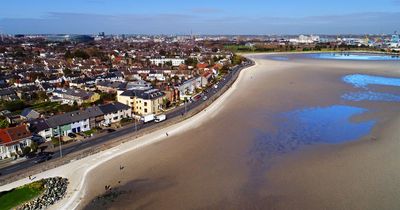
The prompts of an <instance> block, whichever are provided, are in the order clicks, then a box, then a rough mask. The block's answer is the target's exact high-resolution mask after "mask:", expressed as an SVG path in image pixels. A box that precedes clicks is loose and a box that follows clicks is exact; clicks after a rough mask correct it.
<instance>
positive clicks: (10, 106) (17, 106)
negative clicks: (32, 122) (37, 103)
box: [4, 100, 26, 112]
mask: <svg viewBox="0 0 400 210" xmlns="http://www.w3.org/2000/svg"><path fill="white" fill-rule="evenodd" d="M25 106H26V105H25V103H24V102H23V101H22V100H15V101H8V102H6V103H4V108H5V109H7V110H9V111H11V112H14V111H18V110H22V109H24V108H25Z"/></svg>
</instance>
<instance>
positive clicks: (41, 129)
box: [28, 118, 53, 141]
mask: <svg viewBox="0 0 400 210" xmlns="http://www.w3.org/2000/svg"><path fill="white" fill-rule="evenodd" d="M28 125H29V130H30V131H31V132H32V133H35V134H38V135H40V136H41V137H43V138H44V139H45V140H46V141H50V140H51V137H52V136H53V133H52V130H51V128H50V126H49V124H47V121H46V120H45V119H43V118H39V119H31V120H29V121H28Z"/></svg>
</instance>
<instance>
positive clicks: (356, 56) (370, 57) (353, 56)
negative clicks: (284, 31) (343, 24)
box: [307, 53, 400, 61]
mask: <svg viewBox="0 0 400 210" xmlns="http://www.w3.org/2000/svg"><path fill="white" fill-rule="evenodd" d="M307 56H308V57H311V58H314V59H329V60H331V59H333V60H362V61H400V57H399V56H397V55H379V54H363V53H312V54H308V55H307Z"/></svg>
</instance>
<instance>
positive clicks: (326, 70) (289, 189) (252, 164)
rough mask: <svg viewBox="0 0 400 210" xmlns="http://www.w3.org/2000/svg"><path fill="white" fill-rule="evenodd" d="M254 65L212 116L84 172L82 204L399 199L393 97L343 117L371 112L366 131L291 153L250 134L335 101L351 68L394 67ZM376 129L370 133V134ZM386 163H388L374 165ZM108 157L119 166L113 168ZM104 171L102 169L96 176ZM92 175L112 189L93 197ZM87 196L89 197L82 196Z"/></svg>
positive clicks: (375, 203) (243, 204)
mask: <svg viewBox="0 0 400 210" xmlns="http://www.w3.org/2000/svg"><path fill="white" fill-rule="evenodd" d="M256 57H257V56H256ZM257 63H258V65H257V66H256V67H253V68H250V69H248V70H246V71H245V72H244V73H243V75H242V77H241V78H240V79H239V80H238V82H237V85H236V86H235V87H234V89H232V91H233V92H230V93H228V94H229V97H227V98H226V100H224V101H223V103H221V104H219V106H223V109H220V110H219V111H218V112H217V113H216V112H215V110H213V112H212V113H215V116H211V115H209V116H207V117H204V118H203V119H202V120H201V121H198V122H196V123H197V126H196V127H195V128H191V129H190V130H189V131H187V132H182V133H179V134H178V133H177V134H175V135H173V136H170V137H169V138H168V139H166V140H165V141H162V142H159V143H157V144H153V145H151V146H148V147H146V148H143V149H141V150H140V151H135V152H132V153H127V154H125V155H124V156H120V157H118V158H115V159H113V160H111V161H108V162H107V163H105V164H102V165H101V166H100V167H98V168H96V169H95V170H93V171H92V172H91V173H90V175H89V176H90V177H92V179H90V180H89V182H88V186H89V187H88V191H87V194H86V196H85V198H87V200H85V201H84V202H83V204H84V205H87V204H89V205H88V206H86V207H85V208H87V209H96V208H108V209H376V208H380V209H393V208H392V207H394V206H399V205H400V204H399V202H398V200H396V199H395V198H396V195H398V192H399V191H398V190H397V189H398V187H399V183H398V182H397V181H396V180H395V179H394V177H398V176H399V175H400V170H398V166H394V165H393V164H394V163H395V162H396V160H399V159H398V157H397V155H396V152H394V151H396V150H397V151H399V149H400V145H399V144H398V143H397V142H396V141H395V139H394V138H395V136H396V135H397V133H398V131H397V129H395V128H394V129H390V127H388V126H386V125H393V126H394V125H397V124H396V123H397V121H394V116H397V113H398V111H399V108H397V105H396V103H385V104H382V103H374V102H362V103H361V104H362V106H364V107H367V108H368V109H371V110H376V111H374V112H372V113H366V114H364V115H361V116H357V118H356V119H353V120H356V121H357V120H365V119H371V118H374V119H377V121H378V123H377V126H375V127H374V129H373V131H372V133H371V134H369V135H367V136H365V137H364V138H362V139H359V140H358V141H354V142H350V143H345V144H340V145H319V144H317V145H313V146H304V145H301V143H299V144H300V145H298V147H299V148H300V149H297V150H295V151H294V152H286V150H285V148H284V149H283V152H280V151H273V150H269V148H268V147H269V146H270V144H268V143H267V144H263V143H262V142H261V143H259V142H257V141H256V139H257V138H258V136H257V132H254V131H255V130H256V131H262V132H264V133H268V132H274V131H276V129H277V127H276V122H275V121H274V120H273V119H274V115H275V114H276V113H279V112H285V111H288V110H293V109H299V108H301V107H309V106H313V107H315V106H320V107H324V106H329V105H331V104H336V103H345V102H343V101H342V100H341V99H340V96H341V94H342V93H343V92H344V91H349V90H351V89H352V88H351V87H349V86H348V85H346V84H342V83H340V81H339V82H338V80H340V78H341V76H343V75H346V74H349V73H360V72H361V73H369V74H379V75H387V76H396V75H397V76H398V75H399V72H398V66H392V65H387V64H386V63H382V62H381V63H365V62H364V63H363V62H335V61H310V60H301V59H299V60H296V61H293V62H277V61H271V60H263V59H257ZM377 70H378V71H377ZM346 103H347V104H354V105H355V104H357V102H346ZM357 105H360V104H357ZM394 127H395V126H394ZM383 128H385V129H383ZM383 134H385V135H383ZM376 137H378V138H379V141H372V140H371V138H376ZM386 142H387V143H386ZM295 147H297V145H295ZM386 147H390V148H391V150H392V152H388V150H387V148H386ZM383 154H385V155H383ZM370 159H372V160H370ZM387 161H389V162H391V163H392V164H387V165H386V164H379V163H385V162H387ZM118 165H124V166H125V169H123V171H119V170H118V169H117V167H116V166H118ZM378 165H379V167H378ZM105 171H106V172H107V176H104V175H103V173H104V172H105ZM369 171H370V172H369ZM381 173H382V174H381ZM100 174H101V175H100ZM100 177H101V178H100ZM378 177H379V178H378ZM99 179H101V180H102V181H103V182H105V183H108V184H110V185H112V186H115V187H116V189H115V192H114V193H109V194H105V196H103V197H100V198H97V199H95V198H96V196H98V195H102V194H103V193H104V189H103V186H96V183H98V180H99ZM377 180H380V181H377ZM386 194H387V195H386ZM380 196H382V199H379V198H380ZM91 199H95V200H94V202H91V203H89V200H91Z"/></svg>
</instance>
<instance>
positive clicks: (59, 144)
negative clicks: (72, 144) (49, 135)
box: [58, 126, 62, 158]
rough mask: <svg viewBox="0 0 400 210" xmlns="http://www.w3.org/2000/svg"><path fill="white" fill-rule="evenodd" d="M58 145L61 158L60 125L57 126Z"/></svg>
mask: <svg viewBox="0 0 400 210" xmlns="http://www.w3.org/2000/svg"><path fill="white" fill-rule="evenodd" d="M58 146H59V147H60V158H62V149H61V126H58Z"/></svg>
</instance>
